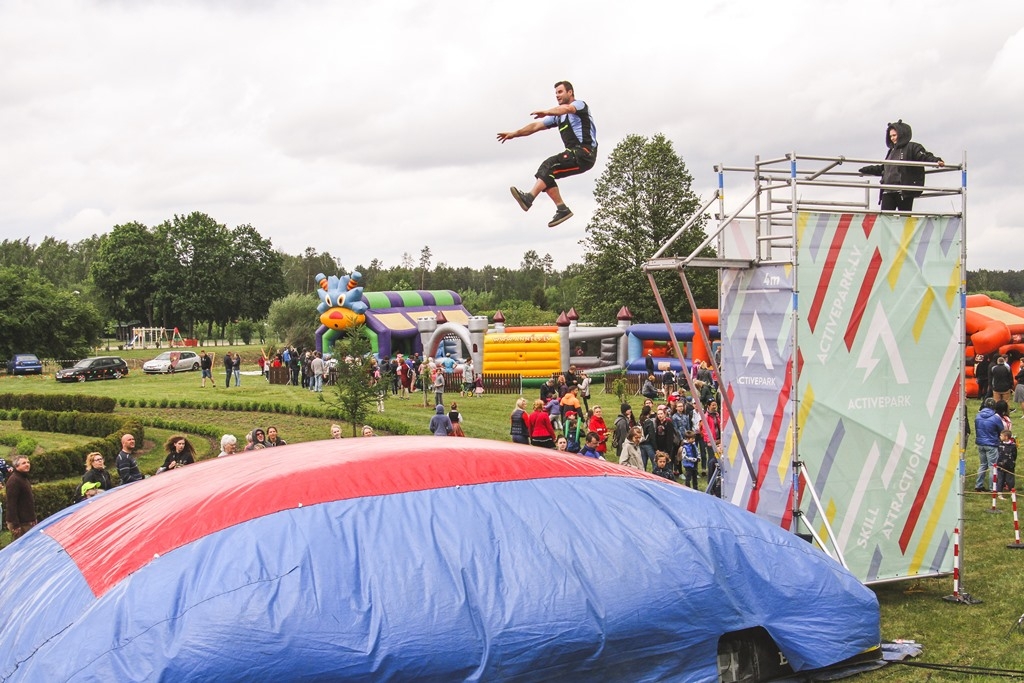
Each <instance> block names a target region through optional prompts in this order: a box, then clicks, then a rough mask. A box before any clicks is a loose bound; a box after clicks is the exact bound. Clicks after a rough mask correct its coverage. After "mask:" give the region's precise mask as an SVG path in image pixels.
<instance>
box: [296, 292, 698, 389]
mask: <svg viewBox="0 0 1024 683" xmlns="http://www.w3.org/2000/svg"><path fill="white" fill-rule="evenodd" d="M361 278H362V276H361V275H360V273H358V272H353V273H352V274H351V275H345V276H341V277H337V276H333V275H332V276H330V277H328V276H326V275H324V274H323V273H320V274H318V275H317V278H316V280H317V282H318V288H317V296H318V297H319V299H320V304H319V306H318V307H317V312H318V313H319V320H320V327H319V329H318V330H317V332H316V348H317V349H319V350H320V351H321V352H322V353H325V354H327V353H330V352H331V351H332V350H333V347H334V342H335V341H336V340H337V339H338V338H339V336H340V335H341V334H342V333H343V332H344V330H346V329H347V328H349V327H352V326H354V325H357V324H364V323H365V327H364V328H363V330H364V333H365V334H366V335H367V336H368V337H369V339H370V342H371V349H372V352H373V353H374V354H375V355H376V356H377V358H378V359H380V358H388V357H391V356H394V355H396V354H398V353H403V354H405V355H407V356H411V355H412V354H414V353H420V354H423V355H424V356H426V357H435V358H436V357H444V356H452V357H458V358H472V360H473V366H474V367H475V368H476V369H477V371H479V372H492V373H497V372H501V373H506V372H510V373H518V374H520V375H522V376H523V377H524V378H525V379H527V380H538V379H546V378H548V377H550V376H551V375H552V374H557V373H558V372H563V371H565V370H566V369H568V368H569V367H570V366H576V367H577V368H579V369H581V370H587V371H589V372H591V373H595V374H600V373H605V372H612V371H617V370H624V371H628V372H634V373H635V372H645V371H646V370H645V360H644V356H645V355H646V352H647V351H648V350H652V353H653V354H654V355H655V356H656V357H657V358H658V367H659V369H661V370H664V369H668V368H672V369H673V370H675V371H679V370H680V369H686V368H687V367H688V365H687V363H688V362H689V361H688V360H687V359H686V355H685V354H684V356H683V362H680V361H679V360H678V359H677V358H676V357H674V356H673V357H670V356H669V353H668V352H669V351H671V350H672V347H671V346H669V344H668V337H667V336H666V332H665V329H664V327H663V326H661V325H650V324H646V325H645V324H640V325H633V323H632V318H633V316H632V314H631V313H630V312H629V309H628V308H626V307H625V306H624V307H622V309H620V310H619V313H618V315H617V318H618V323H617V324H616V325H615V326H591V325H581V324H580V323H579V315H578V314H577V313H576V311H575V309H571V310H570V311H569V312H568V313H566V312H564V311H563V312H562V313H560V314H559V316H558V319H557V321H556V322H555V324H554V325H541V326H526V327H506V325H505V317H504V315H503V314H502V313H501V311H497V312H496V313H495V315H494V324H493V326H492V325H491V324H490V323H489V322H488V320H487V318H486V317H485V316H476V315H471V314H470V312H469V311H467V310H466V308H465V307H464V306H463V305H462V297H461V296H459V294H457V293H456V292H453V291H451V290H416V291H392V292H365V291H364V290H363V287H362V286H361V284H360V282H361ZM717 321H718V313H717V311H698V316H697V317H696V319H695V321H694V323H693V324H690V325H686V324H680V325H678V326H677V327H678V329H677V336H678V337H680V338H684V339H687V340H690V339H692V340H693V343H692V344H691V345H689V346H688V347H687V349H688V351H692V357H693V358H696V359H699V360H705V361H706V360H708V347H706V346H705V345H704V344H703V339H704V337H707V336H708V335H710V338H711V339H717V338H718V329H717V327H715V326H714V325H715V323H717ZM697 327H702V328H703V329H704V332H705V334H704V335H698V334H697V333H696V332H695V330H696V328H697ZM588 350H591V352H590V353H588ZM691 360H692V359H691Z"/></svg>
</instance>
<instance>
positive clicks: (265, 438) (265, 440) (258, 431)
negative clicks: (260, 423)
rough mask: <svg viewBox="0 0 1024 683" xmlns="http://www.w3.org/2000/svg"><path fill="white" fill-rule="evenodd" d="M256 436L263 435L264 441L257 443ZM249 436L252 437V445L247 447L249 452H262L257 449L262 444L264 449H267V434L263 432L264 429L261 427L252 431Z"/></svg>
mask: <svg viewBox="0 0 1024 683" xmlns="http://www.w3.org/2000/svg"><path fill="white" fill-rule="evenodd" d="M256 434H262V435H263V441H257V440H256ZM249 436H251V437H252V443H251V444H248V445H247V446H246V447H245V450H247V451H255V450H260V449H257V448H256V444H260V445H261V446H262V447H263V448H266V447H267V433H266V432H265V431H263V430H262V429H260V428H259V427H257V428H256V429H254V430H252V431H251V432H249Z"/></svg>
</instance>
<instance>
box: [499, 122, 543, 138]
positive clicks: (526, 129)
mask: <svg viewBox="0 0 1024 683" xmlns="http://www.w3.org/2000/svg"><path fill="white" fill-rule="evenodd" d="M545 128H546V126H545V125H544V122H543V121H533V122H532V123H528V124H526V125H525V126H523V127H522V128H520V129H519V130H513V131H511V132H507V133H498V141H499V142H502V143H505V142H508V141H509V140H511V139H512V138H522V137H526V136H527V135H533V134H534V133H536V132H537V131H539V130H544V129H545Z"/></svg>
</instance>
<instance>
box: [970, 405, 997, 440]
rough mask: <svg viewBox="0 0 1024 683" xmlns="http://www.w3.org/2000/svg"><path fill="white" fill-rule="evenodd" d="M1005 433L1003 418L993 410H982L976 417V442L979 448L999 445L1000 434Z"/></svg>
mask: <svg viewBox="0 0 1024 683" xmlns="http://www.w3.org/2000/svg"><path fill="white" fill-rule="evenodd" d="M1001 431H1003V418H1001V417H999V416H998V415H996V411H994V410H992V409H991V408H982V409H981V410H980V411H978V414H977V415H976V416H975V417H974V435H975V436H974V442H975V443H976V444H978V445H979V446H992V447H993V448H994V447H996V446H998V445H999V433H1000V432H1001Z"/></svg>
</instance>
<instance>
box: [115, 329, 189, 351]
mask: <svg viewBox="0 0 1024 683" xmlns="http://www.w3.org/2000/svg"><path fill="white" fill-rule="evenodd" d="M168 332H170V334H169V335H168ZM190 341H192V340H188V339H183V338H182V336H181V333H180V332H179V331H178V328H177V327H175V328H173V329H172V330H168V329H167V328H164V327H133V328H132V337H131V340H130V341H129V342H128V343H127V344H125V348H129V349H133V348H140V349H158V348H161V347H162V346H168V347H170V348H177V347H184V346H196V342H194V341H193V342H192V343H191V344H190V343H189V342H190Z"/></svg>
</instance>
